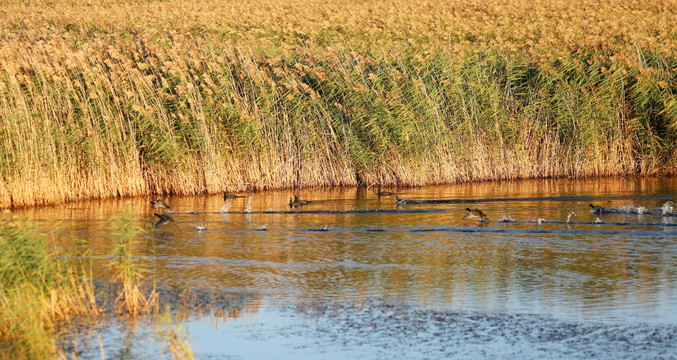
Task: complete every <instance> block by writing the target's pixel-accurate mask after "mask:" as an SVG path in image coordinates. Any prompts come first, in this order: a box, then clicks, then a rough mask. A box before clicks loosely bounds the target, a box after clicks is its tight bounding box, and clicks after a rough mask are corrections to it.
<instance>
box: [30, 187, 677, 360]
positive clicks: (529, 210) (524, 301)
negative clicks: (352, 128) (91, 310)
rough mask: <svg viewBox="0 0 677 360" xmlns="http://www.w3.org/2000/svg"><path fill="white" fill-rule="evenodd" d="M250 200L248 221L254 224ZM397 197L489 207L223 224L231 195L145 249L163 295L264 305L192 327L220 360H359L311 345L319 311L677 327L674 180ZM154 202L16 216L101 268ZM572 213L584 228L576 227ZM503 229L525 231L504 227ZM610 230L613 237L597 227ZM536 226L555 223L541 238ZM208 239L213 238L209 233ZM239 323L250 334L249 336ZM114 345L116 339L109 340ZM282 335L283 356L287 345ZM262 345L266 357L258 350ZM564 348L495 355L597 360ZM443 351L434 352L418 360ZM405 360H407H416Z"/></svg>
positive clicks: (340, 211) (272, 198) (179, 219)
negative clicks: (117, 224) (80, 244)
mask: <svg viewBox="0 0 677 360" xmlns="http://www.w3.org/2000/svg"><path fill="white" fill-rule="evenodd" d="M297 193H298V194H299V195H300V197H301V199H304V200H311V201H312V202H311V203H310V204H308V205H306V206H303V207H300V208H299V207H294V208H290V207H289V206H288V203H289V198H290V197H291V196H293V195H294V194H297ZM249 195H251V213H248V212H245V210H246V209H247V205H248V203H249V198H248V197H247V196H249ZM397 195H398V196H399V197H403V198H409V199H412V200H430V199H455V200H463V201H467V200H481V201H480V202H478V203H463V202H462V201H461V202H460V203H446V204H444V203H441V204H440V203H438V204H429V203H428V204H410V205H404V206H398V205H396V203H395V199H394V197H392V196H384V197H378V196H376V194H375V191H372V190H366V191H358V190H357V189H319V190H301V191H298V192H292V191H270V192H261V193H253V194H246V196H245V197H243V198H237V199H228V200H227V201H225V202H227V203H230V205H231V206H230V209H229V212H228V213H225V214H223V213H219V212H218V211H219V209H221V208H222V206H223V205H224V200H223V199H222V198H221V197H219V196H196V197H168V198H165V200H166V202H167V203H169V204H170V205H171V206H172V209H173V210H175V211H176V214H174V215H172V216H173V218H174V219H175V221H176V222H175V223H170V224H167V225H164V226H162V227H158V228H157V229H155V230H154V231H152V233H151V234H150V235H149V236H148V238H147V239H146V242H147V249H146V255H149V256H152V257H154V259H155V262H156V270H155V271H154V277H155V280H157V281H158V283H159V284H161V285H162V286H165V287H169V288H175V289H180V288H188V287H190V288H200V289H210V290H217V291H228V292H247V293H254V294H257V296H256V297H255V298H254V299H253V300H252V301H251V302H250V303H249V308H250V309H254V310H253V311H250V312H252V313H253V314H254V315H251V316H242V317H241V318H239V320H233V319H230V320H229V321H225V322H223V323H222V324H221V325H220V326H217V327H214V326H208V325H206V324H207V323H213V322H214V319H213V318H210V317H207V318H193V319H191V320H189V321H188V327H189V331H190V332H191V334H194V333H195V334H201V335H200V336H193V337H192V339H193V341H192V342H193V343H194V345H195V346H196V347H198V350H199V349H203V350H202V351H205V354H210V355H209V356H213V357H217V358H218V357H223V358H260V357H262V355H261V354H259V352H261V351H264V352H266V351H275V353H279V352H281V351H283V352H284V349H286V352H287V353H289V354H291V355H290V357H293V358H295V359H299V358H306V356H305V355H308V356H309V358H312V356H311V355H313V354H317V352H318V351H320V349H330V350H331V351H330V352H332V353H333V354H337V356H338V355H341V356H352V355H351V354H352V353H351V352H350V351H352V350H349V348H344V350H345V351H339V348H340V347H341V346H343V345H337V343H335V341H334V340H332V339H334V338H332V337H323V335H321V334H323V333H326V332H327V331H331V329H332V326H330V325H328V324H329V323H331V321H329V322H328V323H326V324H325V325H326V326H325V327H323V328H322V329H320V330H322V331H320V330H317V331H314V332H308V330H307V329H308V323H309V322H310V323H313V321H311V320H309V319H312V317H311V318H308V317H307V316H301V315H299V314H298V307H299V306H305V305H304V304H308V303H313V304H330V305H331V306H338V307H347V308H348V309H352V307H353V306H356V305H355V304H370V305H368V306H367V307H368V308H378V306H377V305H374V304H375V302H378V303H379V304H383V303H396V304H399V305H398V306H402V308H401V309H400V311H402V312H403V313H411V314H414V315H415V314H417V311H428V312H440V313H441V314H466V315H463V316H471V317H472V316H475V315H472V314H482V316H489V315H491V316H522V317H523V318H522V320H524V319H527V320H528V321H527V323H529V321H531V320H530V319H532V318H531V317H535V319H544V318H547V319H550V320H548V321H550V323H548V324H550V325H552V322H554V323H556V324H560V323H561V324H566V326H572V327H574V328H578V327H580V326H586V325H585V324H595V326H597V325H599V324H604V325H608V326H621V327H626V328H624V329H629V330H628V331H630V333H633V334H634V333H642V331H641V329H640V330H638V329H639V328H636V326H645V325H640V324H647V325H646V326H652V327H657V328H659V329H663V328H662V327H663V326H668V327H670V326H674V325H677V241H676V240H677V236H676V235H677V217H673V216H665V217H664V216H660V215H658V213H660V211H661V210H660V207H661V206H662V205H663V204H664V203H665V202H666V201H667V200H675V199H677V178H652V179H594V180H577V181H573V180H538V181H516V182H485V183H479V184H462V185H451V186H438V187H425V188H414V189H397ZM150 200H154V199H150V198H148V199H118V200H103V201H90V202H82V203H72V204H66V205H62V206H55V207H45V208H33V209H26V210H21V211H17V214H18V215H19V216H23V217H25V218H30V219H34V220H36V221H39V222H40V223H41V224H42V226H46V227H51V226H55V227H58V228H60V229H62V230H61V234H62V235H60V236H59V237H56V238H55V239H53V242H54V243H55V244H56V245H58V246H70V245H72V243H73V242H72V238H73V236H76V237H78V238H82V239H86V240H88V242H89V246H90V248H91V251H92V253H93V255H94V256H104V255H106V254H107V253H109V252H110V250H111V245H112V242H113V239H112V238H111V235H110V234H109V232H108V230H107V226H108V225H107V223H106V222H105V220H107V219H108V218H109V217H110V216H111V215H112V214H113V213H115V212H118V211H123V210H124V211H128V212H130V213H131V214H133V216H134V217H135V218H138V219H139V221H140V222H142V223H144V224H148V225H150V224H152V223H153V222H154V220H153V219H154V217H153V212H157V210H155V211H154V210H153V209H152V208H151V207H150V204H149V201H150ZM590 203H593V204H595V205H601V206H605V207H612V206H613V207H621V206H624V205H629V204H632V205H634V206H644V207H646V208H647V209H648V210H649V211H651V213H650V214H645V215H638V214H602V215H595V214H591V213H590V211H589V210H590V207H589V206H588V204H590ZM466 207H470V208H480V209H481V210H483V211H484V212H485V213H486V214H487V215H488V216H489V218H490V220H491V221H490V222H488V223H480V222H478V221H476V220H474V221H471V220H463V219H462V218H463V216H464V215H465V214H466V213H467V211H466V210H465V208H466ZM572 211H574V212H575V213H576V215H575V216H572V217H571V222H570V223H567V222H566V220H567V216H568V214H569V213H570V212H572ZM193 212H195V213H193ZM503 216H510V217H512V218H514V219H515V220H516V222H514V223H499V222H497V220H498V219H500V218H501V217H503ZM597 218H599V219H600V220H601V221H604V223H600V224H597V223H595V220H596V219H597ZM537 219H544V220H545V222H543V223H540V224H539V223H537V222H536V220H537ZM195 226H204V227H206V228H207V229H206V230H205V231H197V230H196V228H195ZM262 227H265V229H266V230H265V231H261V230H260V229H261V228H262ZM108 271H109V270H108V268H106V267H105V266H103V265H95V276H96V277H98V278H101V279H107V274H108ZM375 299H376V300H375ZM379 306H380V305H379ZM351 313H359V311H352V312H351ZM468 314H470V315H468ZM414 315H412V316H414ZM315 316H316V318H315V323H317V318H318V317H319V318H320V319H325V320H326V317H327V316H329V315H328V313H322V314H320V315H317V314H316V315H315ZM356 316H357V315H356ZM426 316H427V315H426ZM459 316H461V315H459ZM252 318H253V319H254V320H252ZM330 318H331V316H330ZM210 319H211V320H210ZM257 319H258V320H257ZM260 319H265V323H266V324H268V325H267V326H270V327H269V328H265V329H269V330H265V331H263V332H262V335H261V327H260V326H259V328H258V330H256V329H257V328H256V325H255V324H257V323H259V322H260V321H259V320H260ZM356 319H357V320H356ZM359 319H363V317H358V318H353V319H351V320H350V321H346V322H345V323H343V324H342V325H341V324H338V325H336V324H335V326H339V327H340V326H348V325H346V324H348V323H350V324H351V325H350V326H352V327H353V328H362V327H364V326H370V325H369V322H366V320H365V321H364V322H360V321H362V320H359ZM464 319H465V318H464ZM483 319H484V320H482V321H480V323H482V324H485V325H486V326H488V328H489V329H490V328H491V326H489V325H490V324H491V321H489V320H487V319H489V318H483ZM491 319H493V318H491ZM358 320H359V321H358ZM379 321H383V324H377V325H375V326H380V325H384V327H386V328H387V326H392V327H395V328H397V326H399V325H397V323H396V322H395V323H392V324H390V325H387V323H388V321H389V320H388V321H386V320H383V319H381V320H379ZM492 321H493V320H492ZM506 321H507V320H506ZM524 321H526V320H524ZM524 321H522V322H520V324H521V323H523V322H524ZM539 321H540V320H538V321H535V322H533V323H534V324H536V325H534V326H536V327H541V328H542V327H543V324H544V323H543V322H539ZM320 323H322V321H320ZM356 323H360V324H361V325H359V326H358V325H355V324H356ZM458 323H459V322H458V321H456V322H455V323H454V324H458ZM242 324H246V325H244V327H245V328H247V329H251V331H246V332H244V333H242V332H241V330H242V329H240V328H239V326H242ZM365 324H366V325H365ZM487 324H489V325H487ZM505 325H506V324H503V325H501V326H499V327H502V326H505ZM313 326H316V325H313ZM317 326H319V325H317ZM350 326H348V327H350ZM520 326H522V325H519V326H517V328H516V331H517V330H520V329H521V328H520ZM558 326H559V325H558ZM281 329H283V330H281ZM290 329H291V330H290ZM293 329H297V330H298V329H303V331H301V330H299V331H296V332H294V331H293ZM381 329H382V328H381ZM652 329H654V328H652ZM669 329H672V328H669ZM323 331H324V332H323ZM380 331H383V330H380ZM670 331H671V330H668V335H669V336H672V333H671V332H670ZM280 332H287V333H291V334H296V335H297V338H294V336H293V335H289V336H286V335H285V336H283V335H280ZM348 333H349V331H348ZM376 333H378V331H377V332H376ZM104 334H108V335H107V336H109V337H110V338H111V339H112V338H114V336H113V335H112V333H111V332H110V331H104ZM224 334H229V335H228V336H235V337H239V338H240V343H241V344H248V345H242V346H241V347H237V346H234V345H232V346H228V347H226V348H227V349H228V350H222V351H218V350H215V349H213V347H214V345H213V344H212V345H211V346H210V345H209V344H210V341H205V339H211V338H219V336H221V337H223V336H226V335H224ZM257 334H259V335H257ZM358 334H359V332H358ZM576 334H577V335H576V336H579V337H580V334H578V333H576ZM280 336H281V337H282V339H283V340H284V341H276V340H275V339H278V338H279V337H280ZM382 336H390V335H387V332H384V333H383V335H382ZM576 336H574V337H572V338H571V339H576ZM675 336H677V334H676V335H675ZM104 337H105V336H104ZM356 337H357V338H360V336H356ZM438 337H439V336H438ZM430 338H435V336H433V335H430ZM500 339H501V341H503V342H505V341H507V340H506V338H505V337H501V338H500ZM245 340H247V341H245ZM278 340H279V339H278ZM579 340H580V339H579ZM215 341H216V340H215ZM285 341H286V342H285ZM524 341H526V340H524V339H522V340H516V343H517V344H520V343H523V342H524ZM609 341H610V340H608V339H607V341H606V342H603V343H601V345H600V346H607V345H608V344H609ZM588 342H589V341H588ZM256 343H266V344H268V346H269V347H266V348H263V349H261V348H260V347H257V346H252V345H251V344H256ZM343 343H344V344H345V343H348V344H349V343H350V340H345V339H344V340H343ZM378 343H379V341H378V336H377V338H374V339H373V341H370V342H369V343H364V344H361V345H359V346H358V348H361V349H362V351H358V353H361V354H363V355H364V354H367V355H366V357H364V358H382V357H393V356H394V357H395V358H398V356H395V355H394V354H391V353H389V352H388V351H386V349H385V348H383V347H379V346H376V348H377V349H380V350H377V349H374V346H375V345H374V344H378ZM431 343H432V342H431ZM458 343H459V344H466V345H467V344H472V342H468V341H459V342H458ZM492 343H495V341H494V342H492ZM217 344H219V345H221V343H219V342H218V341H217ZM276 344H277V345H276ZM280 344H281V345H280ZM285 344H286V345H285ZM303 344H305V345H303ZM313 344H315V345H313ZM555 344H556V346H554V345H553V346H554V347H548V346H545V349H546V350H547V351H549V352H546V353H541V354H539V353H532V352H526V353H525V352H524V349H521V347H519V346H518V347H517V348H515V345H514V344H513V345H505V346H499V347H497V348H496V351H495V353H494V354H498V355H500V354H506V353H505V351H506V349H510V351H512V352H510V351H508V352H507V354H513V355H514V357H533V358H538V357H539V356H542V355H544V354H545V355H546V356H548V357H558V356H564V357H579V356H580V357H585V356H584V355H585V354H586V353H585V351H584V350H585V349H581V351H580V352H578V353H567V352H562V351H564V350H562V349H565V348H567V346H563V344H562V343H556V342H555ZM219 345H217V347H218V346H219ZM353 345H355V346H357V344H356V343H353ZM485 345H486V344H485ZM534 346H536V345H534ZM457 348H458V347H457ZM466 348H468V349H467V350H468V352H467V353H453V354H447V355H450V356H452V355H453V356H456V357H463V356H467V357H473V356H477V355H480V356H483V355H491V354H492V352H491V351H489V350H487V349H488V348H487V347H486V346H484V345H482V344H480V345H478V346H477V348H476V349H475V348H474V347H472V346H470V347H468V346H466ZM560 348H561V349H560ZM657 348H659V349H660V347H657ZM204 349H210V350H204ZM267 349H268V350H267ZM473 349H475V350H473ZM558 349H559V350H558ZM384 351H385V352H384ZM430 351H432V350H431V348H430V347H428V348H425V349H419V350H416V351H415V352H414V353H415V354H423V353H426V352H430ZM435 351H437V350H435ZM439 351H442V353H444V351H443V349H440V350H439ZM473 351H474V352H473ZM478 351H479V352H478ZM487 351H489V352H488V353H487ZM567 351H569V350H567ZM198 352H199V351H198ZM395 352H396V353H397V354H400V355H399V356H400V358H402V357H404V358H411V357H412V356H407V355H406V352H404V353H403V352H401V351H395ZM151 353H152V352H151ZM304 354H305V355H304ZM410 355H412V354H410ZM431 356H432V355H431ZM151 357H152V356H151ZM264 357H265V356H264ZM413 357H416V356H413Z"/></svg>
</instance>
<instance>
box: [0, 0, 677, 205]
mask: <svg viewBox="0 0 677 360" xmlns="http://www.w3.org/2000/svg"><path fill="white" fill-rule="evenodd" d="M676 16H677V4H676V2H675V1H649V0H609V1H593V0H580V1H575V2H573V3H571V2H569V1H565V0H554V1H544V0H543V1H514V2H509V3H506V2H504V1H499V0H487V1H484V0H483V1H479V0H471V1H460V0H448V1H413V0H395V1H379V0H369V1H342V2H326V1H318V0H292V1H281V0H252V1H248V2H240V1H231V0H210V1H208V0H203V1H192V0H190V1H189V0H169V1H141V2H138V1H109V0H92V1H88V2H86V3H81V2H78V1H71V0H50V1H46V0H33V1H18V0H9V1H4V2H3V3H2V4H0V44H1V45H2V46H0V206H2V207H7V206H15V207H16V206H26V205H34V204H47V203H56V202H62V201H69V200H75V199H86V198H97V197H110V196H140V195H148V194H198V193H217V192H220V191H223V190H227V191H237V190H243V189H246V188H250V189H269V188H287V187H315V186H341V185H372V184H383V185H392V184H396V185H426V184H440V183H450V182H457V181H472V180H491V179H519V178H540V177H587V176H611V175H627V174H640V175H648V174H657V173H667V172H674V171H675V169H677V161H676V159H677V155H676V152H675V151H676V150H675V144H676V142H675V140H676V137H677V131H675V130H677V99H676V98H675V91H676V90H677V76H676V74H677V71H676V70H677V61H676V60H675V53H676V51H675V50H676V48H677V32H675V29H674V19H675V17H676Z"/></svg>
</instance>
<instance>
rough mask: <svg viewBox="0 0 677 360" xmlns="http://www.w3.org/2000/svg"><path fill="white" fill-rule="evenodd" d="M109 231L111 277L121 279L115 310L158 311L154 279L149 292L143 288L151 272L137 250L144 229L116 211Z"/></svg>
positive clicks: (136, 314) (137, 312) (129, 311)
mask: <svg viewBox="0 0 677 360" xmlns="http://www.w3.org/2000/svg"><path fill="white" fill-rule="evenodd" d="M109 222H110V223H111V230H112V231H111V234H112V235H113V237H114V238H115V244H114V246H113V253H112V255H113V259H112V261H111V267H112V270H113V274H114V275H113V279H112V280H113V281H120V282H121V283H122V290H121V291H120V294H119V295H118V297H117V299H116V302H117V306H116V310H117V312H118V313H120V314H129V315H131V316H138V315H144V314H153V313H157V312H158V294H157V292H156V289H155V283H154V282H153V287H152V289H151V290H150V291H149V292H148V294H147V293H146V292H145V291H144V290H143V289H142V285H143V281H144V280H145V279H146V277H147V276H148V274H149V273H150V265H149V264H148V261H149V260H148V259H147V258H146V257H144V256H142V255H140V254H139V252H140V248H142V246H143V239H142V236H143V234H144V229H143V228H142V227H141V226H139V225H138V224H136V223H135V221H133V220H131V216H128V215H125V214H118V215H116V216H114V217H112V218H111V219H110V220H109Z"/></svg>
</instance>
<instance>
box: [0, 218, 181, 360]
mask: <svg viewBox="0 0 677 360" xmlns="http://www.w3.org/2000/svg"><path fill="white" fill-rule="evenodd" d="M110 222H111V232H112V234H113V235H114V236H115V240H116V241H115V244H114V245H113V251H112V253H111V255H112V257H113V258H112V260H111V267H112V270H113V271H112V279H111V280H113V281H119V282H121V284H122V286H121V287H120V290H119V293H118V294H117V297H116V298H115V299H114V301H113V304H110V305H104V306H103V307H104V309H102V308H100V307H99V305H97V296H104V297H105V296H106V294H97V293H95V290H94V285H93V282H92V278H91V275H90V273H89V272H90V271H91V264H90V263H89V261H91V255H90V254H88V253H87V252H86V251H85V252H84V253H76V254H64V253H59V252H58V250H57V249H53V248H49V247H48V246H47V244H46V242H45V235H44V233H42V232H40V231H38V230H37V229H35V228H32V227H31V226H30V225H29V224H28V223H26V222H25V221H20V220H17V219H15V218H14V217H13V215H12V214H11V213H10V212H9V211H5V212H3V213H1V214H0V359H55V358H67V357H68V356H69V355H68V354H66V353H65V351H66V350H64V349H62V347H61V346H62V345H63V344H58V343H57V334H58V333H59V332H60V331H62V330H63V329H68V326H69V325H70V324H73V323H74V322H75V321H79V322H80V323H81V324H86V323H88V322H96V321H101V320H103V319H104V318H103V317H102V314H103V313H104V312H105V311H106V309H107V308H108V307H109V306H110V307H111V309H112V310H114V311H115V312H116V313H117V314H118V315H119V316H123V317H132V318H135V319H136V318H138V317H140V316H150V317H152V316H154V315H161V316H160V321H159V322H158V323H157V324H156V328H157V329H156V331H157V332H158V341H164V342H167V344H168V345H167V353H168V354H169V355H170V356H172V357H173V358H176V359H191V358H193V355H192V348H191V346H190V342H189V340H188V337H187V333H186V331H184V330H183V327H182V326H183V325H182V324H181V323H178V324H177V323H172V322H167V321H166V318H169V319H171V317H172V314H170V313H169V312H167V313H165V314H160V312H159V302H158V294H157V292H156V289H155V286H154V285H153V288H152V289H151V290H150V291H142V290H141V287H142V282H144V281H145V280H146V278H145V277H146V276H147V275H148V273H149V272H150V265H149V264H148V261H147V259H146V258H144V257H143V256H141V255H140V254H139V252H140V247H141V246H142V237H143V235H144V234H145V231H144V229H142V228H140V227H138V226H136V225H134V224H133V223H132V222H131V220H130V219H129V217H128V216H125V215H118V216H116V217H114V218H112V219H111V220H110ZM146 282H147V281H146ZM113 295H115V294H113ZM104 302H105V301H102V299H99V302H98V304H101V303H104ZM163 319H165V320H163ZM102 351H103V350H102ZM72 355H74V356H76V357H77V354H72Z"/></svg>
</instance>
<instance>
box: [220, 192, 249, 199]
mask: <svg viewBox="0 0 677 360" xmlns="http://www.w3.org/2000/svg"><path fill="white" fill-rule="evenodd" d="M241 197H244V196H242V195H233V194H229V193H227V192H225V191H224V192H223V200H227V199H237V198H241Z"/></svg>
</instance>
